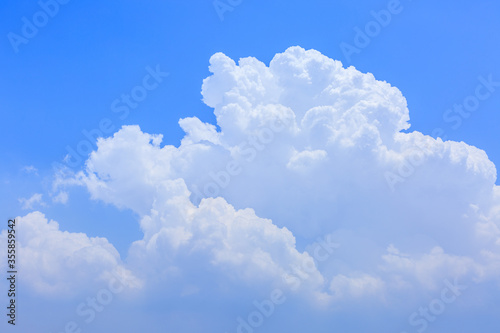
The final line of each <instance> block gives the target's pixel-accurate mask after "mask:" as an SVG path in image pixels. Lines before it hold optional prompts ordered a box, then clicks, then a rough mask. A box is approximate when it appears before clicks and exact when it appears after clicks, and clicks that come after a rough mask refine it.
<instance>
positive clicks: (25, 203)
mask: <svg viewBox="0 0 500 333" xmlns="http://www.w3.org/2000/svg"><path fill="white" fill-rule="evenodd" d="M42 198H43V195H42V194H41V193H35V194H33V195H32V196H31V197H30V198H28V199H26V198H19V199H18V200H19V203H20V204H21V207H22V209H26V210H28V209H33V208H34V206H36V205H39V206H45V203H44V202H43V199H42Z"/></svg>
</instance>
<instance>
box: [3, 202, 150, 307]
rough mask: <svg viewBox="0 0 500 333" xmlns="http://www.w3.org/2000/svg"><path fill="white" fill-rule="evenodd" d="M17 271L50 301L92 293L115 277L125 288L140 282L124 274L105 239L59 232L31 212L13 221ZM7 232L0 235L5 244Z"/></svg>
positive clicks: (50, 222) (43, 216) (56, 227)
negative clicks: (50, 299)
mask: <svg viewBox="0 0 500 333" xmlns="http://www.w3.org/2000/svg"><path fill="white" fill-rule="evenodd" d="M16 235H17V238H16V240H17V253H18V254H20V255H19V256H18V260H17V262H18V265H19V267H18V271H19V272H22V282H23V283H24V284H25V286H27V287H29V288H30V289H31V291H32V292H35V293H37V294H42V295H45V296H47V297H51V298H65V297H69V296H73V295H76V294H79V293H82V292H83V291H88V290H90V291H93V289H92V288H96V285H97V283H99V282H100V281H101V282H105V281H108V280H110V279H112V278H113V277H114V276H117V277H119V278H120V280H121V281H123V283H124V284H125V285H126V286H127V287H134V288H137V287H139V286H140V285H141V282H140V280H138V279H137V278H135V277H134V276H133V274H132V273H131V272H130V271H128V270H126V269H125V268H124V267H123V265H122V263H121V260H120V257H119V254H118V252H117V251H116V249H115V248H114V247H113V246H112V245H111V244H110V243H109V242H108V241H107V240H106V239H105V238H100V237H88V236H87V235H85V234H83V233H70V232H67V231H61V230H60V229H59V224H58V223H57V222H55V221H48V220H47V218H46V217H45V215H44V214H42V213H40V212H33V213H30V214H28V215H26V216H23V217H17V218H16ZM6 239H7V232H6V231H5V230H4V231H3V232H2V234H1V238H0V240H1V243H2V244H1V245H2V247H3V248H6V247H7V244H6Z"/></svg>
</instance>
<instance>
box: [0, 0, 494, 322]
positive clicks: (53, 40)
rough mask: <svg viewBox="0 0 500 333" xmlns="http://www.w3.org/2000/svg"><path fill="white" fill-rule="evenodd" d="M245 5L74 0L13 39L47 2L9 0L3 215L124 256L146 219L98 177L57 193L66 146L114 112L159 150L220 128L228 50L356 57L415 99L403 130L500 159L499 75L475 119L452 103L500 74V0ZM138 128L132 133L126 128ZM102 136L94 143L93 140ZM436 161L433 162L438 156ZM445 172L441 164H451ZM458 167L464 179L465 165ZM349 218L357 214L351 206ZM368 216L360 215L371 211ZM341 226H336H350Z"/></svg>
mask: <svg viewBox="0 0 500 333" xmlns="http://www.w3.org/2000/svg"><path fill="white" fill-rule="evenodd" d="M47 2H49V1H47ZM221 2H222V3H226V4H227V3H228V2H229V1H226V0H221ZM41 3H45V2H44V1H43V0H42V1H41ZM233 4H234V5H227V6H230V7H231V10H228V11H224V12H223V13H222V14H221V13H220V12H219V13H218V12H217V9H216V8H215V6H214V3H212V2H211V1H161V2H146V3H144V2H138V1H130V0H124V1H120V2H113V3H88V2H81V1H75V0H72V1H69V2H68V3H67V4H60V5H59V8H58V9H57V13H55V14H54V15H53V17H50V18H49V19H48V22H47V23H46V24H45V25H43V26H42V27H39V28H38V32H37V33H36V35H35V36H33V37H32V38H27V39H26V41H27V43H22V44H16V43H15V42H14V43H13V42H12V40H10V39H9V33H14V34H17V35H22V34H23V32H22V30H23V24H24V23H23V22H24V21H23V18H24V17H26V18H27V19H28V20H29V21H30V22H33V16H34V15H36V14H37V13H38V12H40V10H41V7H40V4H39V3H37V2H36V1H31V2H22V3H20V2H16V1H4V2H2V4H0V13H1V16H2V17H1V18H2V19H1V20H0V31H1V32H2V33H3V36H4V37H3V38H2V39H1V42H0V63H1V64H2V72H1V75H0V101H2V108H1V109H2V113H1V114H2V118H3V119H2V122H0V132H1V133H2V134H1V141H0V147H1V153H2V157H3V159H2V160H3V163H1V164H0V181H1V184H2V189H3V190H2V191H1V192H0V199H1V200H0V208H1V211H2V212H4V219H5V218H7V217H14V216H24V215H26V214H28V213H29V212H31V211H33V210H39V211H41V212H43V213H44V214H45V216H46V217H47V218H48V219H53V220H56V221H58V222H59V225H60V228H61V230H66V231H69V232H73V233H77V232H83V233H86V234H87V235H88V236H89V237H96V236H99V237H105V238H107V240H108V241H109V242H110V243H111V244H112V245H113V246H114V247H115V248H116V249H117V250H118V252H119V253H120V255H121V256H122V259H123V260H125V257H126V256H127V253H128V251H129V247H130V244H131V243H132V242H133V241H135V240H138V239H141V238H142V237H143V231H142V230H141V227H140V226H139V224H138V220H140V219H141V218H143V216H144V215H143V214H142V213H141V212H140V211H139V210H134V208H131V206H127V204H123V205H121V206H120V204H119V203H118V204H117V202H121V201H116V202H115V201H113V200H111V199H110V200H107V199H103V197H105V195H103V196H102V197H99V195H98V194H95V193H92V189H89V188H86V186H89V185H88V184H87V185H82V184H80V185H77V186H70V187H68V188H67V189H66V191H67V193H68V194H69V200H68V201H67V202H66V203H65V204H61V203H55V202H54V201H53V200H52V196H54V195H56V194H57V193H56V192H54V190H53V182H54V179H55V175H54V169H53V165H54V163H63V164H64V162H63V159H64V157H65V155H66V154H67V153H68V151H67V147H68V146H69V147H71V149H77V148H76V147H77V146H78V144H79V143H80V142H82V140H86V139H85V136H84V134H83V133H82V131H84V130H87V131H91V130H95V129H98V128H99V124H100V122H101V121H102V120H103V119H109V121H110V126H113V131H110V132H109V133H107V135H106V136H110V135H112V134H113V133H115V132H116V131H118V130H119V129H120V128H121V126H122V125H139V126H140V129H141V131H142V132H143V133H149V134H162V135H163V141H162V144H161V147H163V146H164V145H174V146H176V147H177V146H179V144H180V142H181V140H182V139H183V138H184V136H185V134H184V131H183V130H182V129H181V127H180V126H179V124H178V121H179V119H181V118H186V117H197V118H199V119H200V120H201V121H202V122H206V123H210V124H214V125H217V128H218V129H220V124H218V123H217V121H216V117H215V116H214V107H210V106H208V105H207V104H205V103H203V100H202V98H203V96H202V94H201V87H202V83H203V80H204V79H205V78H207V77H209V76H210V75H211V72H210V71H209V60H210V58H211V56H212V55H214V54H215V53H217V52H222V53H224V54H225V55H226V56H227V57H229V58H231V59H233V60H235V61H238V59H240V58H244V57H255V58H257V59H258V60H260V61H262V62H263V63H264V64H265V65H266V66H269V64H270V61H271V60H272V59H273V57H275V55H276V54H278V53H283V52H285V50H287V49H288V48H289V47H291V46H300V47H302V48H304V49H306V50H309V49H314V50H317V51H319V52H320V53H321V54H323V55H324V56H326V57H328V58H331V59H335V60H339V61H341V62H342V63H343V65H344V67H347V66H350V65H352V66H354V67H355V68H356V69H357V70H359V71H360V72H362V73H372V74H373V75H374V76H375V78H376V80H378V81H386V82H388V83H389V84H391V85H392V86H393V87H396V88H398V89H399V90H400V91H401V93H402V95H403V96H404V97H405V98H406V100H407V103H408V109H409V115H410V120H409V123H410V124H411V128H410V129H409V130H406V131H404V132H413V131H418V132H421V133H423V134H426V135H433V131H434V130H436V129H439V128H440V129H442V133H443V134H441V136H444V135H446V137H445V138H444V139H446V140H453V141H457V142H460V141H464V142H466V143H467V144H469V145H471V146H475V147H478V148H479V149H482V150H484V151H485V152H486V154H487V155H488V158H489V160H490V161H491V162H493V163H494V164H495V165H497V166H498V165H500V149H499V142H500V134H499V133H500V131H499V125H498V124H499V123H500V114H499V111H500V87H499V86H496V87H495V86H494V85H493V88H492V90H491V91H488V87H483V88H481V89H482V90H481V91H483V92H485V93H486V92H489V94H487V95H488V97H487V98H484V100H481V101H480V102H479V105H478V106H477V108H476V110H475V111H474V112H472V113H471V114H470V116H469V117H468V118H465V117H463V116H458V114H457V113H453V114H452V113H448V115H449V116H454V117H455V118H454V119H455V120H453V121H451V120H448V121H447V120H446V119H444V118H443V116H444V115H445V114H446V111H447V110H449V109H452V108H453V107H454V105H455V104H459V105H460V104H462V103H464V100H466V99H467V98H468V97H470V96H474V94H475V93H476V90H477V87H478V85H483V86H484V83H483V82H484V80H486V81H488V80H491V81H493V82H500V66H499V61H498V59H500V34H498V32H499V31H500V22H499V20H498V16H499V14H500V3H498V2H497V1H493V0H479V1H475V2H471V1H463V0H462V1H448V0H446V1H440V2H429V1H423V0H413V1H409V0H402V1H400V2H394V1H340V0H338V1H337V0H336V1H320V0H312V1H295V2H293V1H292V2H290V1H281V0H278V1H272V2H269V1H259V0H242V1H233ZM393 5H394V6H395V7H394V8H398V9H397V10H396V12H397V13H393V14H391V18H390V19H389V21H388V22H387V24H386V26H383V27H381V28H380V31H379V32H377V33H374V34H373V36H372V37H370V40H369V42H368V43H367V45H366V46H362V47H360V46H359V45H358V46H357V48H358V49H359V53H355V54H351V55H350V56H347V57H346V54H345V52H343V51H342V48H341V45H342V43H347V44H350V45H352V46H355V47H356V41H355V39H356V34H357V32H356V30H355V28H356V27H358V28H360V29H362V30H363V29H365V28H366V27H367V25H369V24H370V22H373V21H374V20H375V18H374V16H373V12H376V13H380V11H381V10H385V11H386V10H387V9H388V7H390V6H393ZM219 14H220V15H222V17H223V20H221V16H220V15H219ZM11 36H12V35H11ZM11 38H12V37H11ZM344 45H345V44H344ZM158 68H159V69H160V71H161V72H165V73H168V76H166V75H165V76H164V77H161V79H160V80H158V81H157V82H156V83H158V84H157V85H155V87H154V88H153V89H151V90H148V91H147V96H146V97H145V98H144V100H142V101H140V102H138V103H137V106H136V107H135V108H133V109H132V108H131V109H130V110H129V111H130V113H129V114H128V116H127V117H125V119H120V115H121V113H117V112H113V111H114V109H113V106H112V105H113V102H114V101H115V100H117V99H118V100H119V99H121V98H122V95H123V94H130V93H131V91H133V89H134V88H136V87H137V86H141V85H143V82H144V78H145V77H146V76H147V75H150V73H151V70H153V69H158ZM148 82H150V83H154V81H148ZM490 88H491V87H490ZM214 89H215V88H214ZM214 91H215V90H214ZM207 94H208V93H207ZM210 94H212V92H210ZM213 94H215V93H213ZM214 98H215V97H214ZM469 100H470V99H469ZM209 104H210V103H209ZM117 105H118V104H117ZM119 105H121V106H123V105H124V104H123V103H122V104H119ZM115 110H116V109H115ZM457 116H458V119H457ZM448 119H450V118H448ZM458 122H460V123H458ZM454 124H455V125H457V124H458V125H457V126H453V125H454ZM190 126H191V125H190ZM192 126H194V125H192ZM135 135H138V134H137V133H128V134H126V135H125V134H124V137H126V138H129V137H135ZM434 136H435V135H434ZM91 144H92V145H93V149H94V150H96V149H97V148H96V146H95V144H96V142H95V140H94V141H92V142H91ZM214 154H215V153H214ZM214 156H216V155H214ZM87 157H88V156H82V160H81V161H80V162H79V163H77V165H76V166H75V167H72V168H71V170H72V171H74V172H78V171H80V170H83V169H84V160H86V159H87ZM215 158H216V157H214V159H215ZM120 161H121V163H123V164H117V165H115V168H116V169H117V170H120V169H121V168H123V169H124V170H125V169H127V167H128V166H127V164H128V163H133V161H128V160H127V159H126V158H123V159H121V160H120ZM214 163H215V162H214ZM31 167H32V168H31ZM429 168H430V170H432V168H433V164H430V166H429ZM443 170H444V171H442V174H447V173H448V171H446V169H443ZM453 170H454V169H453ZM450 173H451V174H453V175H455V173H454V171H450ZM457 175H459V174H457ZM186 177H187V176H186ZM422 177H424V179H427V178H425V176H422ZM464 177H465V176H464ZM264 178H265V177H264ZM462 181H463V183H462ZM494 182H495V180H494ZM457 183H459V184H465V185H464V186H472V185H470V184H475V181H473V180H471V181H470V182H468V181H467V179H466V180H464V179H460V180H457ZM496 184H499V183H498V181H496ZM457 186H459V185H457ZM478 186H479V185H478ZM188 187H189V184H188ZM447 190H449V191H450V193H453V191H454V190H453V189H451V188H447ZM408 191H409V192H408V193H412V195H413V194H415V193H419V195H422V193H428V192H425V191H424V192H418V189H417V188H415V189H413V190H412V189H410V190H408ZM89 192H90V194H89ZM36 193H40V194H42V202H38V203H34V205H33V206H32V207H30V208H28V207H24V208H23V207H22V206H23V202H22V201H20V199H22V198H25V199H27V198H30V197H32V196H33V195H34V194H36ZM439 193H441V194H443V193H444V194H446V193H448V192H439ZM415 195H416V194H415ZM224 197H225V198H226V199H227V200H228V202H229V203H230V204H232V205H233V206H234V207H236V208H238V209H239V208H245V207H247V206H246V205H250V204H252V205H254V206H250V207H249V208H254V209H255V210H256V212H257V214H258V215H259V217H261V218H272V219H273V220H274V219H276V218H279V216H280V211H279V209H278V208H275V209H274V208H273V207H280V205H279V204H274V206H273V204H272V203H271V204H269V205H268V206H266V205H265V204H263V203H259V202H257V200H253V198H247V199H243V197H244V194H242V193H238V190H237V189H234V190H231V191H229V192H227V193H225V192H224ZM403 197H404V198H409V197H406V196H405V195H403ZM92 198H94V199H96V200H93V199H92ZM99 198H100V199H99ZM117 200H118V199H117ZM401 200H403V199H401ZM464 200H465V199H464ZM467 200H469V198H467ZM471 200H472V199H471ZM474 200H475V199H474ZM478 200H479V199H478ZM366 201H368V199H367V200H366ZM127 202H128V201H127ZM363 202H365V201H363ZM467 202H468V203H470V204H478V205H479V203H478V202H476V201H474V202H469V201H467ZM418 205H419V204H416V206H418ZM422 205H423V204H422ZM26 208H27V209H26ZM280 208H281V207H280ZM485 210H486V208H485ZM311 214H312V213H311ZM338 214H339V215H338V216H341V217H346V215H348V214H347V213H345V212H343V210H342V208H339V210H338ZM485 214H486V213H485ZM306 215H307V214H306ZM312 215H314V214H312ZM307 216H309V215H307ZM435 216H440V215H439V214H436V215H435ZM444 216H448V215H446V214H445V215H444ZM346 218H347V217H346ZM354 218H355V217H353V219H354ZM356 218H359V219H362V218H363V214H361V213H360V216H358V217H356ZM446 218H449V217H446ZM436 219H437V217H436ZM276 224H277V225H278V226H280V227H282V226H287V225H286V224H285V223H281V222H276ZM287 227H289V229H291V230H292V231H293V232H296V234H295V237H296V238H297V239H298V240H299V248H300V251H303V250H304V249H305V247H306V245H307V244H310V243H312V240H311V239H309V238H308V237H309V236H310V235H309V234H307V233H301V232H300V230H302V229H301V227H300V226H297V225H292V226H287ZM1 229H3V227H2V228H0V230H1ZM341 229H342V228H340V229H338V230H336V231H335V232H338V233H341V232H340V231H339V230H341ZM342 230H343V229H342ZM317 231H318V233H317V234H316V235H315V236H319V235H321V233H320V232H319V231H328V232H333V230H325V229H324V228H322V227H318V230H317ZM422 233H424V234H425V232H422ZM437 238H439V237H437ZM387 245H388V244H387ZM403 252H404V251H403ZM458 252H460V251H458ZM465 252H466V251H465ZM217 274H219V273H217ZM335 281H337V282H338V281H340V282H338V283H341V282H342V281H343V280H341V279H337V280H335ZM369 281H371V280H369ZM266 292H267V291H266ZM33 297H34V298H36V299H38V298H37V297H36V296H33ZM73 303H74V302H73ZM73 303H71V304H73ZM146 303H147V302H146ZM75 304H78V302H76V303H75ZM162 304H163V303H162ZM287 306H289V307H291V308H293V309H292V310H290V311H292V313H293V312H294V311H300V307H299V308H297V309H295V308H294V307H295V305H294V304H293V305H290V304H289V305H287ZM142 311H145V310H144V308H141V310H140V312H141V313H142ZM165 311H167V310H165ZM199 313H200V314H203V311H202V310H200V311H199ZM202 317H203V316H202ZM153 318H154V316H153ZM219 319H220V322H217V324H214V327H226V326H224V324H223V323H222V322H223V318H222V317H221V318H219ZM230 320H233V319H232V317H231V319H230ZM402 321H404V318H403V320H402ZM325 322H328V321H327V320H325ZM302 324H303V323H301V324H300V325H299V326H300V327H302ZM276 325H277V324H276ZM344 325H350V324H349V322H346V323H345V324H344ZM59 326H61V325H59ZM59 326H54V327H53V329H60V328H59ZM47 327H49V326H47ZM103 327H104V326H103ZM158 327H160V326H158ZM270 327H272V326H270ZM270 327H269V328H265V327H264V328H263V331H266V329H270ZM276 327H279V325H278V326H276ZM304 327H305V326H304ZM403 328H404V327H403Z"/></svg>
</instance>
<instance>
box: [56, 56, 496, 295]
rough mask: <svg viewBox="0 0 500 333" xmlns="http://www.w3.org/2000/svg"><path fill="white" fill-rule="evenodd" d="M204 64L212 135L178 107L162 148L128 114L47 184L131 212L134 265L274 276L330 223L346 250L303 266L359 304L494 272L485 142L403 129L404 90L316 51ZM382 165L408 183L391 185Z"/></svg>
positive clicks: (177, 282) (168, 271)
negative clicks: (177, 131)
mask: <svg viewBox="0 0 500 333" xmlns="http://www.w3.org/2000/svg"><path fill="white" fill-rule="evenodd" d="M210 71H211V72H212V73H213V74H212V75H211V76H210V77H209V78H207V79H205V80H204V82H203V86H202V94H203V100H204V101H205V103H206V104H207V105H209V106H210V107H213V108H214V113H215V115H216V118H217V124H218V125H219V127H220V131H219V132H217V131H216V127H215V126H214V125H211V124H204V123H202V122H201V121H200V120H199V119H198V118H196V117H192V118H185V119H181V120H180V121H179V124H180V126H181V127H182V128H183V129H184V131H185V132H186V135H185V137H184V138H183V139H182V141H181V144H180V146H179V147H175V146H172V145H165V146H163V147H161V141H162V136H161V135H159V134H148V133H144V132H142V131H141V129H140V128H139V126H124V127H123V128H122V129H121V130H119V131H118V132H116V133H115V134H114V135H113V136H112V137H110V138H106V139H100V140H99V141H98V149H97V150H96V151H95V152H93V153H92V154H91V155H90V157H89V159H88V160H87V162H86V168H85V170H84V171H83V172H80V173H79V174H78V175H77V176H75V177H72V178H70V179H69V180H68V179H64V177H62V178H59V179H58V184H57V185H56V188H59V187H64V186H67V185H68V184H82V185H84V186H85V187H86V188H87V189H88V190H89V192H90V195H91V197H92V198H93V199H96V200H102V201H104V202H106V203H110V204H113V205H115V206H116V207H119V208H121V209H130V210H133V211H134V212H135V213H137V214H138V215H139V216H140V225H141V229H142V231H143V233H144V238H143V239H142V240H138V241H136V242H135V243H134V244H133V245H132V247H131V249H130V253H129V257H128V258H127V261H128V266H127V267H128V268H129V269H130V270H131V271H132V272H137V274H139V275H141V276H140V278H141V279H144V280H145V281H147V282H146V284H147V283H148V282H149V283H158V284H157V286H158V288H161V285H162V283H163V284H165V281H168V282H169V286H179V288H178V290H179V292H181V291H182V290H195V291H201V290H203V288H204V287H205V288H207V285H204V284H205V283H208V282H207V281H208V280H210V281H212V282H213V281H222V282H221V284H224V283H225V282H227V281H238V283H240V285H239V287H240V288H241V287H242V286H243V287H247V288H257V289H259V290H263V289H266V288H269V287H270V286H278V285H282V284H283V279H282V276H283V274H284V273H286V272H288V271H289V270H290V267H293V266H297V265H301V264H302V262H304V260H308V258H309V259H310V255H309V254H307V252H302V251H301V250H300V249H304V248H306V246H307V245H308V244H310V243H313V242H314V241H315V239H316V238H317V237H318V236H321V235H324V234H334V235H338V236H339V238H338V239H339V240H340V243H341V244H342V248H343V251H340V252H339V253H338V254H337V253H336V254H335V257H334V258H332V260H329V261H327V262H325V263H321V264H318V265H315V266H314V269H312V270H311V272H310V273H309V275H308V276H307V277H305V278H303V280H304V281H305V282H304V283H303V284H302V289H301V290H300V291H299V293H300V292H302V294H304V295H311V294H314V293H317V295H319V294H321V295H323V296H325V294H328V295H329V296H330V297H331V299H333V300H337V301H345V300H348V299H354V300H356V301H360V302H362V300H363V299H364V298H365V297H372V296H373V295H377V296H380V297H382V298H383V297H385V296H386V295H394V294H395V293H401V295H407V294H408V293H409V292H410V290H412V289H415V290H424V291H433V290H436V289H437V288H440V283H442V281H443V280H444V279H446V278H455V277H461V278H464V279H467V280H468V282H469V283H477V282H485V281H496V282H497V283H498V282H500V281H499V279H498V272H499V271H498V268H499V267H500V265H499V263H500V261H499V258H500V248H499V247H500V241H499V239H500V233H499V231H498V230H499V228H500V213H499V212H500V208H499V207H500V194H499V193H500V190H499V187H497V186H495V181H496V168H495V166H494V164H493V163H492V162H491V161H489V159H488V157H487V155H486V153H485V152H484V151H482V150H480V149H478V148H476V147H473V146H470V145H468V144H466V143H464V142H452V141H446V142H443V141H442V140H441V139H434V138H432V137H430V136H427V135H424V134H422V133H419V132H411V133H401V131H402V130H405V129H408V128H409V126H410V125H409V119H410V118H409V111H408V109H407V105H406V100H405V98H404V97H403V96H402V94H401V92H400V91H399V90H398V89H397V88H395V87H392V86H391V85H390V84H388V83H386V82H381V81H377V80H376V79H375V78H374V77H373V75H371V74H363V73H360V72H359V71H357V70H356V69H355V68H353V67H349V68H347V69H345V68H343V67H342V65H341V63H340V62H338V61H334V60H331V59H329V58H327V57H325V56H323V55H321V54H320V53H319V52H317V51H314V50H309V51H306V50H304V49H302V48H299V47H293V48H290V49H288V50H287V51H285V52H284V53H282V54H278V55H276V56H275V57H274V59H273V60H272V61H271V63H270V64H269V66H266V65H265V64H263V63H261V62H259V61H258V60H256V59H254V58H245V59H240V61H239V62H238V64H236V63H235V62H234V61H233V60H232V59H229V58H228V57H226V56H225V55H223V54H221V53H217V54H215V55H214V56H213V57H212V58H211V59H210ZM408 161H410V162H411V164H410V166H411V169H408V163H409V162H408ZM388 172H389V173H393V174H394V175H398V177H400V178H401V179H403V178H404V179H403V181H399V180H398V181H397V186H392V188H391V186H390V184H388V183H387V173H388ZM401 174H404V175H403V176H401ZM393 185H394V184H393ZM201 197H204V198H205V199H203V200H201V201H200V199H201ZM211 197H217V198H211ZM391 244H393V245H391ZM403 253H406V254H403ZM205 273H206V276H204V279H203V281H201V279H197V278H196V276H198V275H199V274H205ZM148 277H149V280H148ZM301 278H302V277H301ZM214 283H215V282H214ZM197 284H199V285H197ZM215 284H217V283H215ZM164 288H167V287H164ZM170 288H174V287H170ZM235 293H236V291H235ZM236 295H237V293H236ZM404 297H405V296H402V298H404ZM326 298H328V297H326Z"/></svg>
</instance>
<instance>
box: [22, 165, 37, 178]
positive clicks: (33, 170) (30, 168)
mask: <svg viewBox="0 0 500 333" xmlns="http://www.w3.org/2000/svg"><path fill="white" fill-rule="evenodd" d="M21 170H22V171H24V172H26V173H27V174H30V173H32V174H34V175H36V176H38V169H37V168H35V167H34V166H33V165H27V166H25V167H23V168H22V169H21Z"/></svg>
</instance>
